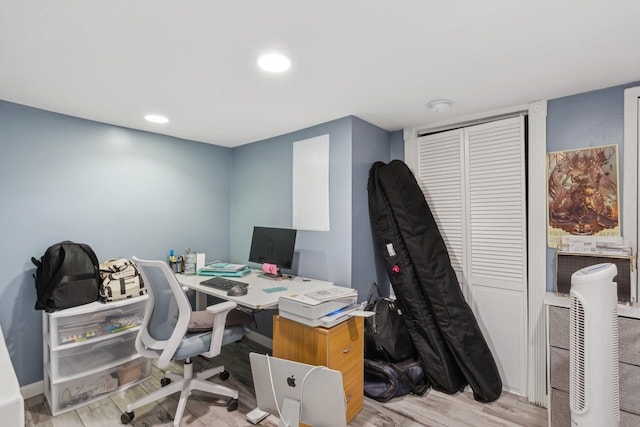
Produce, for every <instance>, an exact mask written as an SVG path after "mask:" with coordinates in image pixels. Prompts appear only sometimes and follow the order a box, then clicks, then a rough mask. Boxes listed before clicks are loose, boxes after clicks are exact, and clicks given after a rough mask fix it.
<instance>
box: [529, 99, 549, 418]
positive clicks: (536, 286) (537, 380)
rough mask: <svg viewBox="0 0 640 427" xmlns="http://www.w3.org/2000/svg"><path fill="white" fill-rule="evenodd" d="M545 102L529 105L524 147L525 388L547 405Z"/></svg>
mask: <svg viewBox="0 0 640 427" xmlns="http://www.w3.org/2000/svg"><path fill="white" fill-rule="evenodd" d="M546 158H547V101H546V100H543V101H536V102H532V103H531V104H529V149H528V180H529V181H528V182H529V184H528V187H529V188H528V204H527V210H528V213H527V221H528V229H529V238H528V257H529V269H528V276H529V277H528V283H529V289H528V307H529V308H528V312H529V334H528V335H529V342H528V347H529V351H528V355H529V361H528V363H527V366H528V374H527V376H528V381H527V384H528V387H527V399H528V400H529V402H531V403H533V404H536V405H540V406H546V407H548V398H547V386H546V385H547V384H546V359H547V352H546V330H547V328H546V326H545V313H544V296H545V293H546V287H547V275H546V272H547V265H546V264H547V257H546V254H547V240H546V237H547V231H546V229H547V209H546V206H547V177H546V175H547V172H546Z"/></svg>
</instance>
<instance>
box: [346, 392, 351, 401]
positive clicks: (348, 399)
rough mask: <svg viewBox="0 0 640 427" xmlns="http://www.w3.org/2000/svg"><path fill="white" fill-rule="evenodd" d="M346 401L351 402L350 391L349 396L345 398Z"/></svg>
mask: <svg viewBox="0 0 640 427" xmlns="http://www.w3.org/2000/svg"><path fill="white" fill-rule="evenodd" d="M345 400H346V402H347V403H349V402H351V393H349V396H347V398H346V399H345Z"/></svg>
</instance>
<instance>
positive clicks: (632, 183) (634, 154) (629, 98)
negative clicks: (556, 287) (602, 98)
mask: <svg viewBox="0 0 640 427" xmlns="http://www.w3.org/2000/svg"><path fill="white" fill-rule="evenodd" d="M639 104H640V86H636V87H632V88H628V89H625V91H624V159H623V165H624V177H623V180H624V181H623V182H624V189H623V200H622V219H621V221H622V237H623V238H624V241H625V242H626V243H627V244H629V245H631V247H632V248H633V252H634V253H635V254H637V253H638V247H639V246H640V242H639V241H638V237H639V236H638V230H640V217H638V198H639V197H638V196H639V194H638V189H640V181H639V180H640V177H639V176H638V155H639V153H638V144H640V135H638V126H639V125H640V123H639V122H640V116H639V115H640V108H639ZM631 280H632V285H631V300H632V301H634V299H635V301H638V283H637V280H638V274H637V270H636V272H634V275H633V276H632V277H631Z"/></svg>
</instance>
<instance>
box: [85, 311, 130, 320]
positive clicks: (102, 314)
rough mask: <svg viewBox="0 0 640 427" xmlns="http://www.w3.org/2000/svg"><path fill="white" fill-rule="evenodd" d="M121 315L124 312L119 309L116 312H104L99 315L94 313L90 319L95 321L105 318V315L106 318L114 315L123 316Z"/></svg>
mask: <svg viewBox="0 0 640 427" xmlns="http://www.w3.org/2000/svg"><path fill="white" fill-rule="evenodd" d="M123 313H124V311H123V310H122V309H121V308H119V309H117V310H109V311H108V312H104V311H103V312H101V313H96V314H94V315H93V316H91V319H96V318H99V317H106V316H105V314H106V315H108V316H113V315H114V314H123Z"/></svg>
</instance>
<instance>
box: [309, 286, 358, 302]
mask: <svg viewBox="0 0 640 427" xmlns="http://www.w3.org/2000/svg"><path fill="white" fill-rule="evenodd" d="M305 295H306V296H308V297H310V298H313V299H314V300H316V301H332V300H336V299H342V298H349V297H353V296H358V291H357V290H355V289H353V288H345V287H342V286H332V287H330V288H327V289H320V290H319V291H315V292H309V293H308V294H305Z"/></svg>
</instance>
